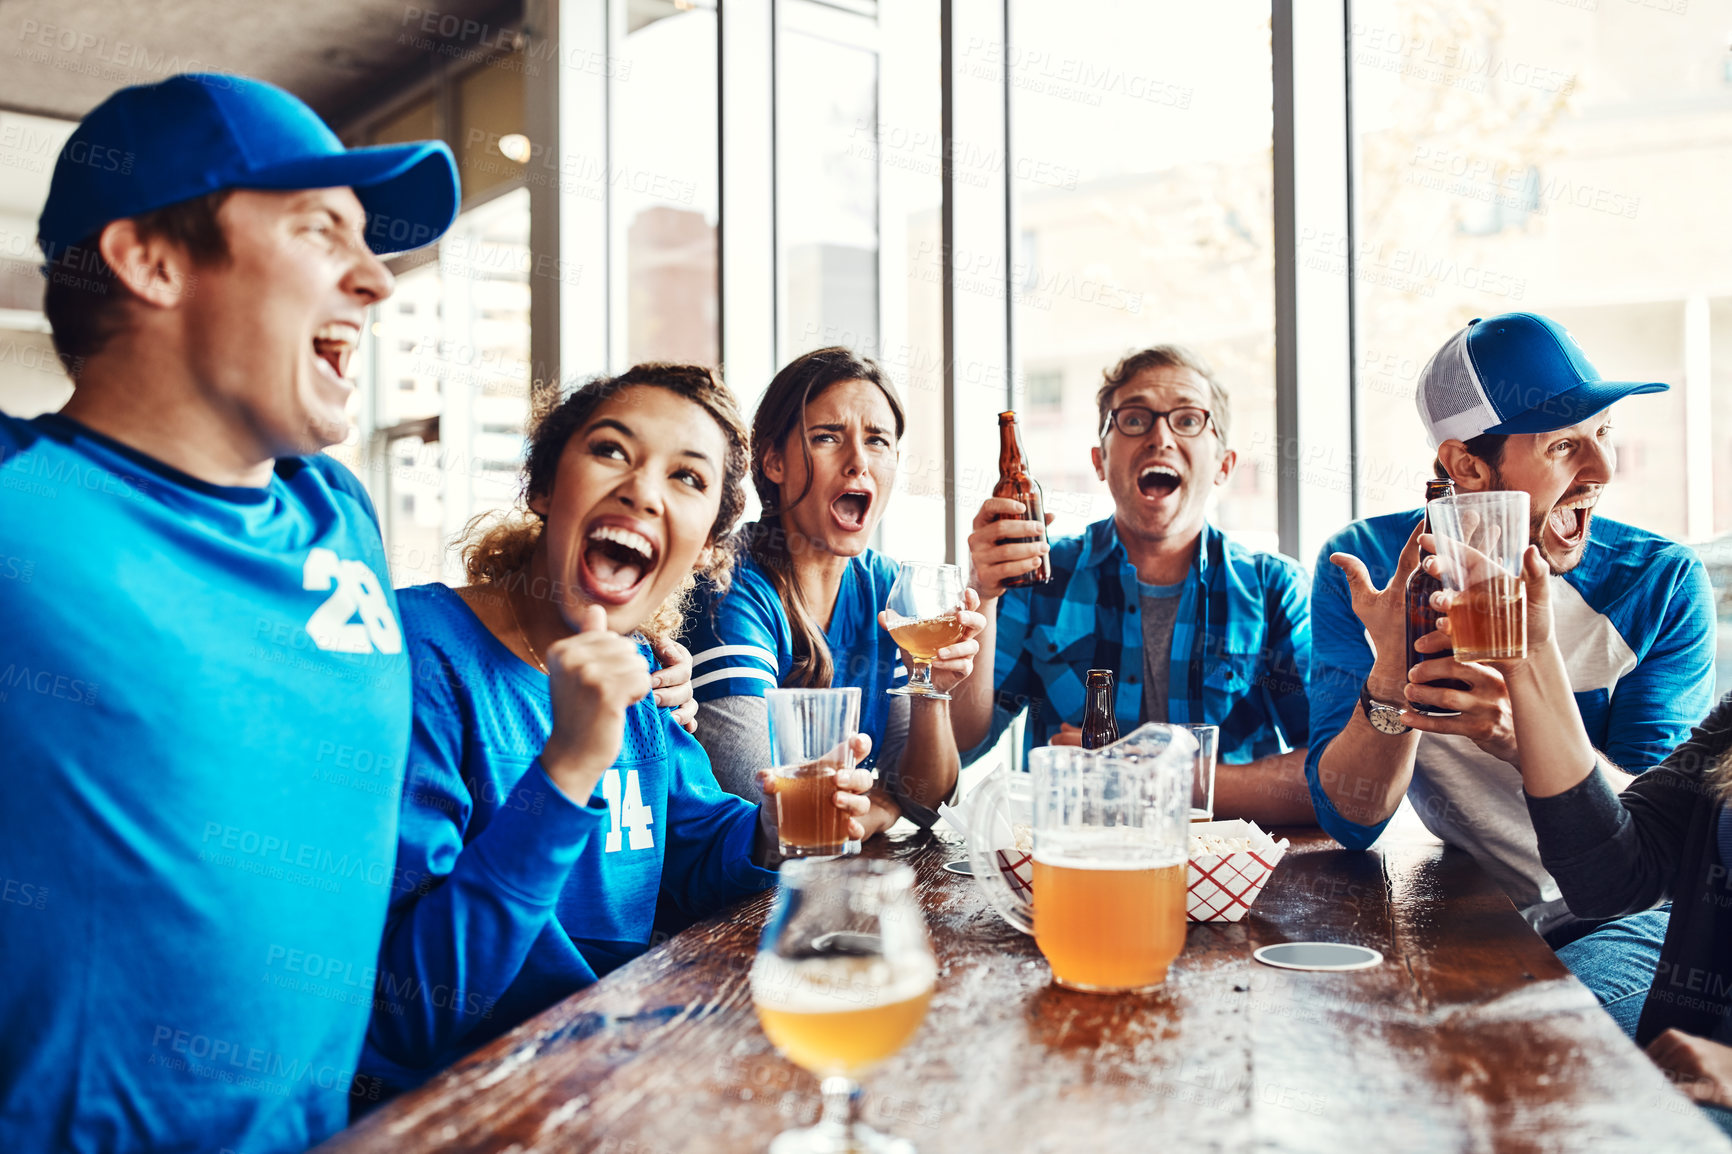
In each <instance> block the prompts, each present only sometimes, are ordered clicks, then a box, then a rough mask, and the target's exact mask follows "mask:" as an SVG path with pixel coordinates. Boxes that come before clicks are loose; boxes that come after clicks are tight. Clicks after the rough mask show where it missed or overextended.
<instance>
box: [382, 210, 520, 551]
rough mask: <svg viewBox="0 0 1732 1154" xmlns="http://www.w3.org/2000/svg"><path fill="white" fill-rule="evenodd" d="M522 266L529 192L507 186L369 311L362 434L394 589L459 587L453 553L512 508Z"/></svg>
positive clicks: (465, 217)
mask: <svg viewBox="0 0 1732 1154" xmlns="http://www.w3.org/2000/svg"><path fill="white" fill-rule="evenodd" d="M530 267H531V262H530V258H529V205H528V194H527V193H526V192H524V191H523V190H522V189H516V190H514V191H512V192H509V193H506V194H505V195H503V196H500V197H496V198H495V199H493V200H490V201H488V202H486V203H485V204H483V205H481V206H479V207H477V208H474V209H471V210H470V211H468V212H466V213H464V214H463V215H462V216H461V217H459V218H458V220H457V223H456V224H455V225H453V226H452V229H451V231H450V232H449V233H448V234H447V235H446V237H445V239H444V240H443V241H441V242H440V245H439V251H438V259H437V260H436V261H431V262H427V263H424V264H421V265H419V266H418V267H415V268H413V269H410V270H408V271H405V272H404V273H403V274H402V275H400V276H399V277H398V278H397V291H396V292H395V293H394V294H393V295H392V297H391V299H390V300H388V301H386V302H385V303H384V304H383V305H381V306H379V309H378V312H377V319H376V320H375V321H374V323H373V326H372V334H371V335H372V347H371V356H370V360H371V363H372V373H371V388H370V390H369V392H368V396H369V398H370V404H371V406H372V409H371V421H370V422H369V421H362V422H361V424H362V427H366V426H367V425H368V424H369V423H370V424H371V425H372V427H373V428H374V430H375V431H374V432H373V434H372V436H371V438H370V441H371V450H372V453H373V454H374V457H373V459H372V460H371V462H370V464H371V468H369V469H367V473H368V475H369V478H370V480H371V482H372V489H373V496H374V500H375V503H376V504H377V505H378V506H379V510H380V519H381V521H382V522H383V525H384V530H385V540H386V544H387V546H388V552H389V556H390V561H391V579H392V581H393V582H394V583H395V584H397V585H399V586H401V585H409V584H414V583H416V582H421V581H441V580H443V581H451V582H454V583H459V584H460V583H461V582H462V570H461V565H460V558H459V554H458V552H457V551H456V549H455V548H454V547H453V546H454V544H455V542H456V541H458V540H459V539H460V538H461V537H462V535H463V533H464V530H465V528H466V527H467V526H468V525H469V523H470V522H471V520H472V519H473V518H475V517H477V516H480V515H483V514H488V513H493V512H497V511H499V510H502V509H507V508H509V507H510V506H511V505H512V503H513V502H514V501H515V499H516V497H517V489H518V483H519V471H520V470H521V468H522V466H523V455H524V448H525V444H524V428H525V425H526V424H527V423H528V418H529V270H530ZM362 403H364V404H365V403H369V401H367V400H363V402H362ZM363 467H364V468H365V467H366V466H363Z"/></svg>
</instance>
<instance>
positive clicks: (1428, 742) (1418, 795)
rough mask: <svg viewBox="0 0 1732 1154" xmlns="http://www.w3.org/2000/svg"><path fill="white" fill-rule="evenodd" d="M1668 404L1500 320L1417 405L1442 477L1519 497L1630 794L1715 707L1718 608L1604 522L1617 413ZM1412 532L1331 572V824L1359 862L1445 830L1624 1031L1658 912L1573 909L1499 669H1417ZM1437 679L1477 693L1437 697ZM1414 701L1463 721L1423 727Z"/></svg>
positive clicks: (1371, 544) (1540, 321)
mask: <svg viewBox="0 0 1732 1154" xmlns="http://www.w3.org/2000/svg"><path fill="white" fill-rule="evenodd" d="M1666 388H1667V386H1666V385H1664V384H1659V383H1649V382H1616V381H1605V380H1602V379H1601V378H1600V375H1599V373H1598V372H1597V371H1596V370H1595V369H1594V367H1593V365H1592V364H1590V363H1589V362H1588V359H1587V356H1586V355H1585V354H1584V353H1583V352H1582V350H1581V348H1580V346H1579V345H1577V344H1576V342H1575V340H1574V338H1572V337H1571V336H1570V335H1569V333H1568V332H1566V331H1565V330H1564V328H1563V326H1561V325H1559V324H1557V323H1556V322H1554V321H1551V320H1548V319H1547V318H1545V317H1541V316H1536V315H1534V314H1531V313H1509V314H1505V315H1502V316H1496V317H1491V318H1489V319H1486V320H1475V321H1473V322H1472V323H1470V324H1469V325H1468V326H1467V327H1466V328H1464V329H1462V330H1461V331H1460V332H1458V333H1456V334H1455V335H1454V336H1452V337H1451V338H1450V339H1449V340H1448V341H1447V342H1445V344H1444V346H1443V347H1442V348H1441V349H1440V350H1439V351H1438V352H1437V354H1436V355H1435V356H1433V357H1432V358H1431V360H1430V362H1428V363H1427V365H1426V367H1425V370H1424V371H1423V372H1422V373H1421V375H1420V381H1419V390H1418V396H1417V403H1418V407H1419V413H1420V418H1421V420H1423V421H1424V422H1425V426H1426V431H1427V434H1428V436H1429V438H1430V442H1431V444H1432V446H1433V447H1434V448H1435V449H1436V451H1437V460H1436V469H1437V471H1438V474H1439V476H1447V477H1449V478H1450V479H1451V480H1453V481H1454V483H1455V488H1456V491H1457V492H1458V493H1478V492H1490V491H1498V490H1505V491H1507V490H1522V491H1525V492H1526V493H1527V494H1528V497H1529V509H1530V515H1531V523H1530V530H1529V535H1530V538H1531V541H1532V544H1533V545H1534V546H1535V547H1536V548H1537V550H1538V553H1539V555H1540V556H1541V557H1542V558H1543V559H1544V561H1545V563H1546V565H1547V566H1548V569H1549V574H1550V576H1549V579H1548V582H1547V584H1548V586H1549V589H1550V593H1551V605H1552V608H1553V612H1554V613H1555V615H1556V617H1557V621H1558V625H1557V637H1558V640H1557V646H1558V648H1559V650H1560V652H1561V654H1562V662H1563V666H1564V668H1565V669H1566V670H1567V672H1568V677H1569V684H1570V690H1571V692H1572V694H1573V697H1572V704H1573V706H1574V710H1573V712H1572V715H1573V716H1574V717H1575V718H1576V720H1577V724H1579V725H1580V727H1581V728H1582V729H1583V731H1584V732H1585V733H1586V734H1587V736H1588V739H1589V741H1590V742H1591V745H1592V747H1593V748H1594V750H1595V751H1596V752H1595V755H1594V756H1595V758H1596V760H1597V764H1598V765H1599V766H1600V767H1601V768H1602V770H1603V772H1604V774H1605V776H1606V779H1607V780H1608V781H1610V782H1611V783H1612V784H1613V788H1618V789H1621V788H1623V786H1625V785H1627V784H1628V783H1629V782H1630V781H1631V780H1632V777H1631V775H1632V774H1639V773H1641V772H1642V771H1643V770H1645V769H1647V768H1648V767H1650V766H1653V765H1656V764H1658V763H1659V762H1660V761H1661V759H1663V758H1664V757H1665V756H1666V755H1667V754H1668V753H1669V752H1671V750H1672V749H1673V747H1675V746H1676V745H1678V744H1679V743H1680V742H1681V741H1683V740H1684V738H1685V736H1686V735H1687V734H1688V733H1689V731H1690V726H1691V724H1692V723H1693V722H1694V721H1695V720H1696V719H1697V718H1699V717H1701V716H1702V715H1703V713H1705V712H1706V711H1707V708H1708V705H1709V703H1710V701H1711V700H1712V695H1713V683H1714V614H1713V602H1712V594H1711V591H1710V589H1709V585H1708V577H1707V572H1706V570H1705V569H1704V568H1703V566H1702V563H1701V561H1700V560H1699V559H1698V558H1697V557H1696V555H1695V553H1694V552H1693V551H1692V550H1690V549H1688V548H1687V547H1685V546H1683V545H1680V544H1678V543H1676V542H1673V541H1670V540H1668V539H1666V538H1665V537H1662V536H1660V535H1658V534H1656V533H1650V532H1648V531H1646V530H1642V529H1637V528H1635V527H1633V526H1630V525H1624V524H1620V523H1618V522H1616V521H1611V520H1608V519H1606V518H1603V517H1595V516H1594V506H1595V505H1596V504H1597V503H1598V501H1599V499H1600V497H1601V496H1602V494H1603V493H1604V491H1605V488H1606V486H1607V485H1609V484H1610V483H1611V481H1612V477H1613V474H1614V472H1615V471H1616V463H1617V454H1616V451H1615V449H1614V448H1613V445H1612V438H1611V431H1612V423H1611V413H1610V409H1611V406H1612V404H1613V403H1614V402H1615V401H1617V400H1619V399H1621V398H1623V397H1626V396H1630V395H1632V394H1638V393H1654V392H1661V391H1663V390H1665V389H1666ZM1421 525H1422V521H1421V516H1420V511H1419V510H1413V511H1410V512H1404V513H1391V514H1388V515H1385V516H1382V517H1374V518H1371V519H1369V520H1365V521H1359V522H1355V523H1354V524H1352V525H1349V526H1348V527H1347V528H1345V529H1343V530H1342V531H1341V532H1339V533H1337V534H1336V535H1335V536H1334V537H1333V538H1331V539H1330V540H1329V542H1328V543H1326V544H1325V545H1324V547H1323V550H1322V553H1321V555H1320V556H1319V558H1318V562H1317V568H1316V575H1315V578H1314V584H1313V588H1312V595H1311V614H1312V622H1313V632H1312V650H1311V665H1310V671H1309V681H1308V682H1307V696H1308V697H1309V699H1310V702H1311V711H1312V712H1311V723H1312V741H1311V751H1310V756H1309V758H1308V759H1307V762H1306V776H1307V778H1308V780H1309V782H1310V786H1311V797H1312V801H1313V803H1314V805H1315V807H1316V810H1317V819H1318V822H1319V824H1321V825H1322V826H1323V828H1324V829H1325V830H1326V831H1328V833H1329V834H1330V835H1331V836H1333V837H1334V838H1335V839H1336V840H1337V841H1339V842H1340V843H1341V844H1342V845H1344V846H1346V847H1348V848H1349V849H1365V848H1368V847H1369V846H1370V845H1371V844H1372V843H1373V842H1375V841H1376V840H1377V838H1378V836H1379V835H1380V834H1381V833H1382V832H1383V828H1384V826H1385V825H1386V824H1387V823H1388V822H1389V820H1390V818H1391V817H1393V816H1394V814H1395V812H1396V809H1397V807H1398V806H1399V805H1400V804H1401V799H1402V798H1403V797H1404V796H1405V797H1407V798H1408V799H1409V800H1410V801H1411V802H1412V804H1413V807H1414V809H1415V810H1416V811H1417V812H1418V814H1419V817H1420V819H1421V820H1422V821H1423V822H1424V823H1425V825H1426V826H1427V827H1428V828H1429V829H1430V830H1431V831H1432V832H1433V833H1435V834H1437V835H1438V836H1439V837H1441V838H1442V839H1443V840H1444V841H1445V842H1448V843H1449V844H1450V845H1455V846H1460V847H1462V848H1464V849H1466V850H1468V851H1469V852H1470V853H1472V854H1473V855H1474V857H1475V859H1476V860H1477V861H1478V862H1479V863H1480V865H1482V866H1483V867H1484V868H1485V869H1486V870H1487V872H1489V873H1490V874H1491V875H1492V876H1493V877H1494V878H1496V879H1497V881H1498V882H1499V884H1500V885H1501V886H1502V887H1503V889H1504V891H1505V892H1506V893H1507V894H1509V896H1510V900H1511V901H1513V902H1514V903H1515V904H1516V907H1517V908H1518V909H1520V910H1521V911H1522V914H1523V916H1524V917H1526V918H1527V920H1528V922H1529V923H1530V924H1531V925H1532V926H1533V927H1534V929H1535V930H1537V931H1538V932H1539V933H1540V934H1541V935H1542V936H1544V937H1545V939H1546V941H1547V942H1548V943H1549V944H1550V945H1551V946H1552V947H1553V948H1554V949H1556V950H1557V951H1558V956H1559V957H1560V958H1561V959H1562V960H1563V961H1564V962H1565V964H1566V965H1568V966H1569V967H1570V969H1571V970H1572V971H1574V973H1575V974H1576V976H1577V977H1579V978H1580V979H1581V980H1582V981H1583V982H1584V983H1585V984H1586V985H1587V986H1588V988H1589V989H1591V990H1593V992H1594V994H1595V996H1596V997H1597V998H1599V1000H1600V1002H1601V1004H1602V1005H1603V1006H1605V1007H1606V1009H1607V1011H1608V1012H1609V1013H1611V1014H1612V1016H1613V1017H1614V1018H1615V1019H1616V1020H1617V1021H1618V1023H1619V1025H1620V1026H1621V1027H1622V1028H1623V1029H1624V1030H1625V1032H1626V1033H1633V1032H1634V1029H1635V1017H1636V1014H1637V1013H1638V1012H1639V1010H1640V1000H1639V999H1640V995H1641V994H1642V993H1643V992H1644V991H1645V990H1646V989H1647V988H1648V984H1649V982H1650V981H1651V980H1652V978H1653V974H1654V966H1655V963H1656V961H1657V960H1658V957H1659V949H1660V941H1661V939H1662V938H1663V936H1664V933H1665V918H1666V913H1665V911H1664V910H1647V911H1645V912H1634V916H1631V917H1627V918H1623V919H1621V920H1618V921H1613V922H1609V923H1607V922H1598V921H1593V920H1588V919H1584V918H1582V917H1579V916H1577V915H1576V914H1575V913H1572V912H1571V910H1570V909H1569V908H1568V906H1567V905H1566V904H1565V901H1564V897H1563V895H1562V894H1561V893H1560V892H1559V890H1558V884H1557V882H1556V881H1555V880H1554V879H1553V877H1552V875H1551V874H1550V873H1549V872H1548V871H1547V869H1546V865H1545V864H1544V863H1543V862H1542V860H1541V854H1540V847H1539V845H1538V844H1537V843H1536V841H1535V835H1534V828H1533V825H1532V823H1531V822H1530V821H1529V819H1528V812H1527V808H1526V806H1525V805H1524V804H1523V801H1522V790H1521V781H1522V776H1521V775H1522V769H1523V764H1524V757H1523V755H1524V753H1526V752H1527V751H1528V749H1529V745H1528V742H1527V740H1526V739H1524V738H1523V737H1522V736H1521V734H1520V733H1518V731H1517V728H1516V726H1515V725H1514V723H1513V721H1512V718H1511V710H1510V698H1509V693H1508V688H1507V685H1506V681H1505V671H1504V670H1503V669H1502V668H1500V666H1499V665H1493V664H1488V663H1483V662H1463V661H1457V660H1455V659H1454V658H1433V659H1431V660H1427V661H1425V662H1423V663H1421V664H1419V665H1417V666H1414V667H1413V668H1411V669H1410V668H1408V662H1407V644H1406V612H1405V604H1404V590H1405V587H1406V585H1407V579H1408V577H1409V576H1410V575H1411V574H1412V573H1413V571H1414V568H1415V566H1416V565H1417V564H1418V561H1419V558H1420V554H1421V546H1420V543H1419V537H1420V527H1421ZM1590 525H1591V529H1592V531H1591V533H1590ZM1445 679H1455V680H1457V681H1460V682H1463V683H1466V685H1467V686H1468V688H1467V689H1466V690H1459V689H1450V688H1442V687H1439V686H1437V685H1434V684H1425V683H1426V682H1436V681H1440V680H1445ZM1412 703H1419V704H1424V705H1429V706H1432V707H1435V708H1438V709H1442V710H1452V711H1459V713H1457V714H1455V715H1453V716H1448V715H1435V714H1426V713H1422V712H1419V711H1416V710H1415V709H1413V708H1412ZM1632 912H1633V911H1632Z"/></svg>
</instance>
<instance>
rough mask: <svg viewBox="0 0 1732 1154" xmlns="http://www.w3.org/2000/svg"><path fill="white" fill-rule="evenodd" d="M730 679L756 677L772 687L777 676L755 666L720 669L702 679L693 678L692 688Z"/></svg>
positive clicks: (699, 687)
mask: <svg viewBox="0 0 1732 1154" xmlns="http://www.w3.org/2000/svg"><path fill="white" fill-rule="evenodd" d="M730 677H756V678H757V679H758V680H759V681H768V682H769V683H770V684H771V685H774V684H776V675H775V674H774V673H771V672H770V671H769V670H767V669H759V668H757V667H756V666H753V665H735V666H731V667H729V668H727V669H718V670H716V671H715V672H713V673H706V674H704V675H703V676H702V677H694V678H692V688H693V689H701V688H702V687H703V686H706V685H708V684H709V683H710V682H712V681H725V680H726V679H728V678H730Z"/></svg>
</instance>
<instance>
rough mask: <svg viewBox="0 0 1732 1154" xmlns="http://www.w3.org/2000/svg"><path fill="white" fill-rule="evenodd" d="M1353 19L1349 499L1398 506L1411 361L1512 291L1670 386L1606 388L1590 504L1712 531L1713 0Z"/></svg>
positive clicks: (1509, 299) (1362, 13)
mask: <svg viewBox="0 0 1732 1154" xmlns="http://www.w3.org/2000/svg"><path fill="white" fill-rule="evenodd" d="M1354 16H1355V20H1356V28H1355V35H1354V53H1353V58H1354V66H1355V71H1354V81H1353V83H1354V93H1355V97H1356V100H1355V104H1354V117H1355V121H1356V123H1357V127H1358V129H1359V140H1358V145H1359V154H1360V171H1361V179H1360V184H1359V190H1360V195H1359V205H1360V235H1359V242H1358V258H1359V259H1358V275H1359V281H1358V285H1359V302H1360V303H1359V316H1360V330H1359V331H1360V339H1359V351H1360V365H1359V381H1360V398H1359V400H1360V413H1361V436H1360V444H1361V446H1362V449H1361V479H1362V484H1363V504H1364V509H1365V511H1366V512H1368V513H1379V512H1384V511H1387V510H1391V509H1401V508H1409V507H1412V506H1413V505H1414V504H1415V503H1416V501H1417V500H1418V498H1419V495H1420V492H1421V489H1422V487H1423V483H1424V477H1425V476H1426V475H1427V474H1428V473H1429V472H1430V464H1431V453H1430V452H1429V450H1428V447H1427V446H1426V444H1425V440H1424V435H1423V432H1422V430H1421V428H1420V423H1419V418H1418V416H1417V414H1416V413H1415V410H1414V407H1413V394H1414V384H1415V381H1416V379H1417V375H1418V372H1419V370H1420V368H1421V367H1423V365H1424V364H1425V361H1426V359H1427V358H1428V357H1429V356H1430V355H1431V353H1432V352H1433V351H1435V350H1436V348H1437V347H1438V346H1439V345H1441V344H1442V343H1443V341H1444V340H1445V339H1446V338H1447V337H1448V336H1449V335H1450V334H1451V333H1452V332H1453V331H1455V330H1456V329H1458V328H1460V327H1461V326H1462V325H1463V324H1465V323H1466V322H1467V321H1469V320H1471V319H1473V318H1474V317H1481V316H1489V315H1493V314H1496V313H1501V312H1508V311H1512V310H1530V311H1534V312H1540V313H1544V314H1546V315H1548V316H1552V317H1555V318H1556V319H1558V320H1560V321H1562V322H1564V323H1565V324H1566V325H1567V326H1568V327H1569V329H1570V331H1571V332H1572V333H1573V334H1574V335H1575V337H1576V338H1577V339H1578V340H1579V341H1580V342H1581V345H1582V347H1583V348H1584V349H1585V350H1586V351H1587V353H1588V356H1589V357H1590V358H1591V359H1592V360H1593V361H1594V363H1595V365H1596V367H1598V368H1599V369H1600V371H1601V372H1602V373H1603V374H1604V375H1605V376H1607V377H1608V378H1611V379H1626V380H1631V379H1634V380H1657V381H1667V382H1670V383H1671V384H1672V386H1673V388H1672V390H1671V391H1670V392H1669V393H1666V394H1663V395H1660V396H1645V397H1637V398H1631V399H1630V400H1628V401H1626V402H1624V403H1622V404H1620V405H1618V406H1617V409H1616V411H1615V413H1614V420H1615V428H1616V430H1617V442H1618V450H1619V461H1618V472H1617V476H1616V479H1615V481H1614V483H1613V484H1612V485H1611V486H1610V487H1609V488H1608V489H1607V491H1606V496H1605V498H1604V500H1603V502H1602V503H1601V505H1600V511H1601V512H1602V513H1603V514H1605V515H1608V516H1612V517H1618V518H1622V519H1625V520H1631V521H1635V522H1637V523H1639V524H1641V525H1643V526H1645V527H1647V528H1651V529H1656V530H1658V531H1660V532H1662V533H1667V534H1669V535H1672V536H1676V537H1681V538H1685V539H1696V540H1701V539H1705V538H1707V537H1709V536H1712V535H1713V534H1715V533H1721V532H1726V531H1728V530H1732V456H1729V455H1728V453H1729V451H1732V440H1728V438H1726V437H1725V436H1720V437H1718V438H1715V437H1713V436H1712V435H1711V433H1710V429H1712V428H1719V429H1725V428H1727V427H1728V425H1727V422H1728V420H1732V390H1729V389H1728V388H1727V387H1726V386H1725V383H1724V382H1726V381H1727V380H1728V379H1729V378H1732V345H1729V344H1728V341H1729V340H1732V291H1729V289H1728V282H1727V279H1726V269H1727V266H1728V259H1729V258H1732V243H1729V242H1732V232H1729V231H1728V229H1727V228H1726V226H1725V222H1724V219H1723V216H1724V214H1723V213H1722V212H1721V211H1720V206H1719V200H1718V198H1717V197H1716V196H1715V195H1714V190H1715V189H1717V188H1718V187H1719V186H1720V185H1721V184H1722V183H1723V182H1724V178H1725V175H1726V173H1727V172H1729V171H1732V132H1729V131H1728V130H1729V129H1732V70H1729V68H1728V65H1727V63H1726V62H1727V52H1726V44H1725V33H1726V29H1725V27H1723V26H1722V22H1721V21H1720V18H1719V17H1717V16H1715V15H1714V14H1713V13H1712V12H1711V11H1710V10H1709V9H1708V7H1707V6H1695V5H1692V6H1690V7H1689V8H1688V9H1686V6H1685V5H1683V4H1675V5H1666V4H1661V5H1634V4H1600V5H1597V6H1596V5H1592V4H1588V5H1559V4H1555V3H1551V2H1550V0H1509V2H1507V3H1502V4H1499V5H1495V6H1492V5H1461V4H1456V3H1447V2H1445V0H1362V2H1360V3H1356V4H1355V5H1354ZM1716 374H1718V375H1719V378H1720V380H1721V381H1722V382H1723V383H1722V385H1721V387H1720V388H1718V389H1716V388H1714V380H1715V376H1716ZM1717 476H1718V481H1719V483H1718V484H1716V477H1717Z"/></svg>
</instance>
